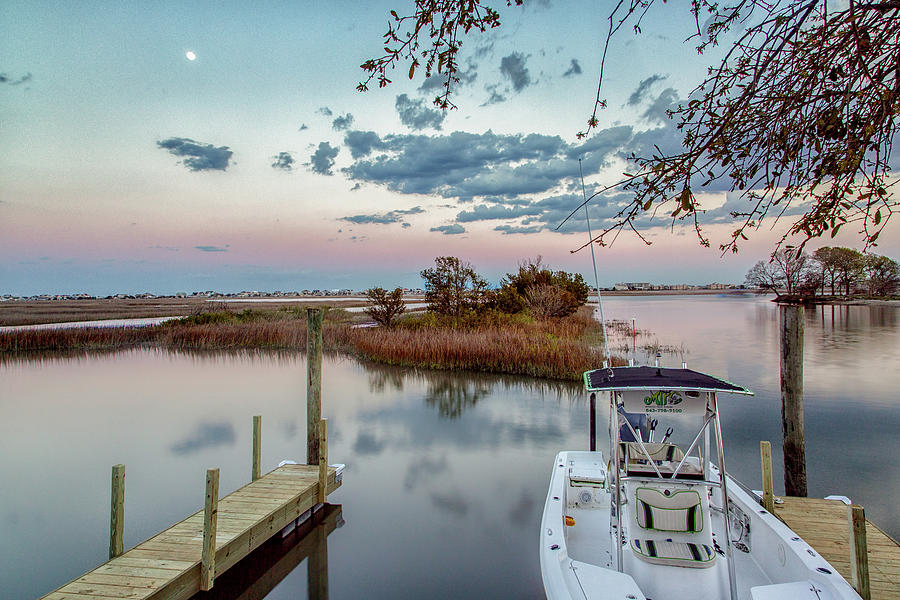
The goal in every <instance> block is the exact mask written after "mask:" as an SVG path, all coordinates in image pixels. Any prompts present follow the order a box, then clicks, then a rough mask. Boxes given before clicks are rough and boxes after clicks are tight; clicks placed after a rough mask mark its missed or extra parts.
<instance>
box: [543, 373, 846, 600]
mask: <svg viewBox="0 0 900 600" xmlns="http://www.w3.org/2000/svg"><path fill="white" fill-rule="evenodd" d="M584 381H585V388H586V389H587V391H589V392H594V393H597V392H606V393H608V396H609V405H610V413H609V414H610V419H609V434H610V435H609V437H610V447H609V450H608V453H606V454H604V453H603V452H600V451H571V452H561V453H560V454H559V455H558V456H557V457H556V462H555V463H554V466H553V473H552V477H551V479H550V490H549V493H548V494H547V502H546V504H545V506H544V515H543V520H542V523H541V536H540V556H541V572H542V575H543V580H544V589H545V591H546V593H547V598H549V599H550V600H558V599H569V598H578V599H584V600H588V599H590V600H593V599H601V598H602V599H604V600H613V599H621V600H679V599H704V600H706V599H709V600H713V599H730V600H774V599H780V598H784V599H791V600H804V599H809V600H829V599H834V600H838V599H851V598H853V599H858V598H859V595H858V594H857V593H856V591H855V590H854V589H853V588H852V587H851V586H850V584H848V583H847V581H846V580H845V579H844V578H843V577H842V576H841V575H840V574H839V573H838V572H837V570H836V569H835V568H834V567H832V566H831V565H830V564H829V563H828V562H827V561H826V560H825V559H823V558H822V557H821V556H819V554H818V553H817V552H816V551H815V550H814V549H813V548H811V547H810V546H809V544H807V543H806V542H804V541H803V540H802V539H801V538H800V537H799V536H798V535H797V534H796V533H794V532H793V531H792V530H791V529H789V528H788V527H787V526H786V525H785V524H784V523H782V522H781V521H780V520H779V519H778V518H777V517H775V516H774V515H772V514H770V513H769V512H768V511H766V510H765V509H764V508H763V507H762V506H761V504H760V501H759V497H758V496H757V495H756V494H754V493H753V492H751V491H749V490H747V489H746V488H744V487H743V486H741V485H740V484H739V483H738V482H737V481H735V480H734V479H733V478H732V477H730V476H728V475H726V476H724V477H723V476H722V475H723V474H724V473H726V471H725V453H724V448H723V445H722V431H721V426H720V422H719V411H718V406H717V398H716V396H717V394H721V393H725V392H727V393H731V394H742V395H752V392H750V391H749V390H747V389H745V388H743V387H741V386H738V385H735V384H732V383H729V382H727V381H724V380H721V379H717V378H715V377H712V376H709V375H706V374H703V373H699V372H697V371H692V370H690V369H687V368H681V369H669V368H659V367H646V366H642V367H617V368H602V369H597V370H594V371H588V372H587V373H585V374H584ZM659 423H663V424H664V426H665V427H666V429H665V431H666V433H665V435H664V436H660V438H661V439H659V441H654V440H653V438H654V435H655V433H656V431H657V429H658V430H659V431H662V428H661V427H660V426H659ZM713 430H714V431H715V440H714V442H713V444H714V451H715V453H716V455H717V460H716V462H717V463H718V464H717V465H714V464H713V462H712V461H711V460H710V447H711V439H710V437H711V432H712V431H713ZM676 441H677V442H678V443H676Z"/></svg>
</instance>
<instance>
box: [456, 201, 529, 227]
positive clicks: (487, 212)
mask: <svg viewBox="0 0 900 600" xmlns="http://www.w3.org/2000/svg"><path fill="white" fill-rule="evenodd" d="M540 212H541V209H540V208H539V207H537V206H535V205H534V204H528V205H525V206H512V207H511V206H503V205H499V204H498V205H494V206H488V205H486V204H479V205H477V206H475V207H473V208H472V209H471V210H464V211H462V212H461V213H459V214H458V215H456V221H457V222H459V223H468V222H472V221H489V220H493V219H517V218H519V217H524V216H533V215H537V214H540Z"/></svg>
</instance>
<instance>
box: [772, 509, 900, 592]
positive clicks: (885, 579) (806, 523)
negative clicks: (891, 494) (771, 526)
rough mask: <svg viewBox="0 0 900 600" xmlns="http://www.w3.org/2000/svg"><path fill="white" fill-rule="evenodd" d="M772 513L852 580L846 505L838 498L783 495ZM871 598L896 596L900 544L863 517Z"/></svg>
mask: <svg viewBox="0 0 900 600" xmlns="http://www.w3.org/2000/svg"><path fill="white" fill-rule="evenodd" d="M782 500H783V501H784V502H783V504H776V505H775V515H776V516H778V518H780V519H781V520H782V521H784V522H785V524H787V526H788V527H790V528H791V529H792V530H794V531H795V532H796V533H797V535H799V536H800V537H802V538H803V539H804V541H806V543H808V544H809V545H810V546H812V547H813V549H814V550H815V551H816V552H818V553H819V555H821V556H822V557H823V558H824V559H825V560H827V561H828V562H829V563H831V566H833V567H834V568H835V569H837V570H838V572H839V573H840V574H841V575H842V576H843V577H844V579H846V580H847V581H851V580H852V572H851V569H852V568H853V567H852V565H851V562H850V544H851V542H850V523H849V514H848V507H847V505H845V504H844V503H843V502H841V501H840V500H823V499H820V498H794V497H791V496H785V497H784V498H782ZM866 541H867V554H868V558H869V586H870V589H871V591H872V598H873V600H900V544H898V543H897V542H896V541H895V540H893V539H892V538H891V537H890V536H888V535H887V534H886V533H884V532H883V531H882V530H881V529H879V528H878V527H876V526H875V525H873V524H872V523H871V522H870V521H868V520H866Z"/></svg>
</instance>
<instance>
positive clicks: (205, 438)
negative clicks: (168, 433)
mask: <svg viewBox="0 0 900 600" xmlns="http://www.w3.org/2000/svg"><path fill="white" fill-rule="evenodd" d="M236 439H237V435H236V434H235V431H234V425H232V424H231V423H227V422H223V423H198V424H197V426H196V427H195V428H194V431H193V432H192V433H191V434H190V435H188V436H187V437H186V438H184V439H183V440H181V441H179V442H176V443H175V444H173V445H172V447H171V450H172V452H173V453H174V454H178V455H185V454H193V453H195V452H198V451H200V450H203V449H205V448H212V447H214V446H222V445H230V444H234V442H235V440H236Z"/></svg>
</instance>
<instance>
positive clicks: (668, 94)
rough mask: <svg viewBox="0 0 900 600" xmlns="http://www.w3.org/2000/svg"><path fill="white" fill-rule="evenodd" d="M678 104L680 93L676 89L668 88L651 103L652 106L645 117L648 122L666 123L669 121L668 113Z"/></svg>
mask: <svg viewBox="0 0 900 600" xmlns="http://www.w3.org/2000/svg"><path fill="white" fill-rule="evenodd" d="M677 104H678V92H676V91H675V89H674V88H666V89H664V90H663V91H662V92H661V93H660V95H659V96H657V97H656V99H654V100H653V102H651V103H650V106H648V107H647V110H645V111H644V115H643V117H644V118H645V119H647V120H648V121H659V122H661V123H665V122H666V121H669V116H668V114H666V111H668V110H673V109H674V108H675V107H676V105H677Z"/></svg>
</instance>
